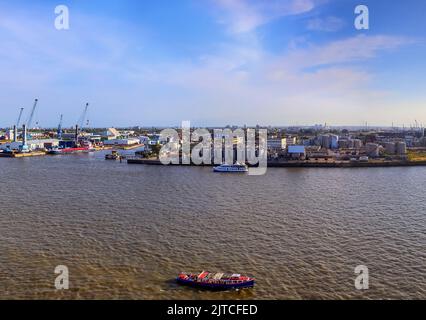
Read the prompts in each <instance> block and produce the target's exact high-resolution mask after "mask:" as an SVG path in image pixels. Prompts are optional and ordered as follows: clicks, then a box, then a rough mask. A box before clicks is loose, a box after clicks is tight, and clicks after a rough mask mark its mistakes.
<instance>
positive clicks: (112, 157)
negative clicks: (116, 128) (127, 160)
mask: <svg viewBox="0 0 426 320" xmlns="http://www.w3.org/2000/svg"><path fill="white" fill-rule="evenodd" d="M123 158H124V157H123V156H121V155H120V154H119V153H118V152H117V151H115V150H114V151H112V152H111V153H110V154H106V155H105V160H121V159H123Z"/></svg>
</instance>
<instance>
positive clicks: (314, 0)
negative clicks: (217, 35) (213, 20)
mask: <svg viewBox="0 0 426 320" xmlns="http://www.w3.org/2000/svg"><path fill="white" fill-rule="evenodd" d="M322 2H324V0H285V1H282V0H268V1H250V0H215V3H216V4H217V5H218V6H219V7H220V8H221V9H222V17H221V20H220V22H221V23H224V24H226V25H228V27H229V30H230V31H231V32H233V33H245V32H250V31H253V30H255V29H256V28H258V27H259V26H262V25H264V24H266V23H268V22H271V21H273V20H275V19H278V18H280V17H284V16H291V15H298V14H302V13H306V12H309V11H311V10H312V9H314V8H315V7H316V6H317V4H318V3H322Z"/></svg>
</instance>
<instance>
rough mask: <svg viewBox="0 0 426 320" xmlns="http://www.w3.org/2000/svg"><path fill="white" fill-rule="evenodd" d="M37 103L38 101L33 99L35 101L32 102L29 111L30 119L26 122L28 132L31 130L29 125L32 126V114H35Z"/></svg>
mask: <svg viewBox="0 0 426 320" xmlns="http://www.w3.org/2000/svg"><path fill="white" fill-rule="evenodd" d="M37 103H38V99H35V100H34V105H33V108H32V109H31V114H30V117H29V118H28V121H27V129H28V130H30V129H31V125H32V122H33V118H34V113H35V109H36V107H37Z"/></svg>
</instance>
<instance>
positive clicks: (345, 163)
mask: <svg viewBox="0 0 426 320" xmlns="http://www.w3.org/2000/svg"><path fill="white" fill-rule="evenodd" d="M127 163H128V164H144V165H155V166H160V165H163V164H162V163H161V161H160V160H157V159H127ZM169 166H184V167H188V166H191V167H197V166H198V167H213V166H215V164H201V165H196V164H193V163H191V164H182V163H180V164H169ZM419 166H426V161H383V162H381V161H376V162H349V161H339V162H305V161H299V162H277V161H268V168H381V167H419Z"/></svg>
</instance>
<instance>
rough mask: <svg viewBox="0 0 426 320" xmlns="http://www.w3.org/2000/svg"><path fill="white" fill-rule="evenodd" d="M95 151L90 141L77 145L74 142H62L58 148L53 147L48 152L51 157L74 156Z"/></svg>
mask: <svg viewBox="0 0 426 320" xmlns="http://www.w3.org/2000/svg"><path fill="white" fill-rule="evenodd" d="M91 151H94V148H93V145H92V144H91V143H90V142H89V141H82V142H81V143H79V144H75V143H74V141H61V142H60V145H59V146H58V147H53V148H51V149H49V150H48V151H47V153H48V154H51V155H59V154H72V153H82V152H91Z"/></svg>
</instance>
